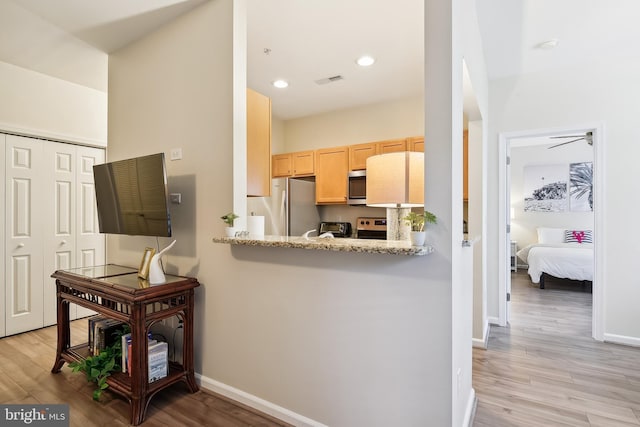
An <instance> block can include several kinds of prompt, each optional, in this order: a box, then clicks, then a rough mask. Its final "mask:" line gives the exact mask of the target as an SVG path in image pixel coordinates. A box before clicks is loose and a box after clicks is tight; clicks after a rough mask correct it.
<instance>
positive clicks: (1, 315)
mask: <svg viewBox="0 0 640 427" xmlns="http://www.w3.org/2000/svg"><path fill="white" fill-rule="evenodd" d="M5 140H6V135H4V134H1V133H0V165H4V164H5V163H4V159H5V151H4V150H5ZM0 177H2V178H4V168H2V167H0ZM4 189H5V186H4V185H0V200H5V197H4ZM0 224H4V209H0ZM4 232H5V230H4V227H0V241H2V242H4ZM4 249H5V245H0V260H2V262H0V277H5V275H4V265H5V263H4ZM1 289H3V290H4V289H6V287H2V288H1ZM0 293H2V294H4V295H5V301H6V292H0ZM5 305H6V304H0V337H4V336H5V335H6V334H7V332H6V329H5V320H4V319H5Z"/></svg>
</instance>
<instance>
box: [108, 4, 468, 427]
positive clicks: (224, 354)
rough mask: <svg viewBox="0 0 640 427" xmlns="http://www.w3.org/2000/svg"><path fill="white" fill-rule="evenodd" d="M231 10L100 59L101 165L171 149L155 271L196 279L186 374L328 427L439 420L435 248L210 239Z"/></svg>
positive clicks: (209, 12)
mask: <svg viewBox="0 0 640 427" xmlns="http://www.w3.org/2000/svg"><path fill="white" fill-rule="evenodd" d="M232 9H233V2H232V1H231V0H220V1H215V2H208V3H206V4H204V5H203V6H201V7H200V8H198V9H195V10H194V11H192V12H191V13H189V14H186V15H184V16H183V17H181V18H179V19H178V20H177V21H175V22H173V23H171V24H169V25H167V26H165V27H164V28H162V29H160V30H159V31H158V32H156V33H154V34H152V35H150V36H149V37H148V38H146V39H144V40H141V41H140V42H138V43H135V44H133V45H131V46H128V47H127V48H125V49H123V50H121V51H119V52H117V53H115V54H114V55H112V57H111V58H110V81H109V88H110V89H109V99H110V104H109V155H110V157H111V158H112V159H117V158H123V157H128V156H135V155H139V154H143V153H149V152H157V151H165V152H167V151H168V150H169V149H170V148H172V147H176V146H180V147H182V148H183V154H184V159H183V160H181V161H177V162H169V164H168V172H169V187H170V191H180V192H182V193H183V200H184V201H183V204H182V205H180V206H177V207H175V206H174V207H172V215H173V219H174V229H175V238H176V239H177V240H178V243H177V244H176V247H174V248H173V249H172V251H171V253H170V254H169V256H168V258H167V263H166V265H167V266H168V270H169V271H171V272H174V273H179V274H185V275H193V276H197V277H198V278H199V280H200V282H201V283H202V286H201V287H200V288H199V289H198V290H197V293H196V301H197V307H196V311H197V313H196V317H197V324H196V339H195V342H196V349H195V354H196V370H197V372H198V373H200V374H202V376H203V381H204V383H205V384H207V385H208V386H212V387H216V388H217V387H221V385H223V386H222V388H223V389H225V390H228V387H232V388H233V389H236V390H241V391H243V392H246V393H249V394H250V395H253V396H257V397H259V398H262V399H265V400H267V401H269V402H271V403H273V404H275V405H279V406H280V407H284V408H287V409H288V410H290V411H293V412H294V413H297V414H300V415H301V416H304V417H308V418H311V419H314V420H317V421H319V422H321V423H325V424H328V425H332V426H352V425H368V426H376V425H426V424H428V423H430V422H434V423H435V424H436V425H447V424H450V421H451V411H452V407H451V393H450V392H443V391H444V390H449V391H451V390H452V381H451V373H450V370H451V368H450V366H451V330H450V328H448V327H447V324H448V323H449V322H450V320H448V319H450V318H451V297H450V295H451V284H450V282H449V281H448V280H446V279H440V278H436V277H438V276H439V275H441V272H442V269H443V268H444V269H446V268H450V267H448V263H447V262H446V261H443V259H442V255H441V254H434V255H430V256H426V257H417V258H413V257H395V256H383V255H366V254H357V253H349V254H337V253H329V252H316V251H304V250H292V249H274V248H236V247H230V246H228V245H224V244H214V243H212V242H211V237H212V236H214V235H222V234H223V228H224V224H223V223H222V221H220V220H219V219H218V218H219V216H220V215H221V214H223V213H226V212H227V211H228V210H229V209H230V207H231V206H232V199H233V194H232V177H233V166H232V151H233V140H232V134H233V118H232V116H231V112H232V105H233V99H232V92H231V87H232V78H233V76H232V72H231V70H232V52H231V46H232V45H231V39H232V36H231V34H232V31H233V30H232V28H231V23H232V21H233V17H232ZM236 164H237V165H242V164H244V162H243V161H239V162H236ZM238 167H240V166H238ZM240 191H242V190H240ZM163 240H164V239H163ZM166 243H167V241H164V242H161V245H164V244H166ZM153 244H154V242H153V240H152V239H144V238H133V237H126V236H123V237H112V238H110V239H109V245H108V250H109V255H108V256H109V260H110V261H112V262H120V263H125V264H129V265H136V264H137V263H138V262H139V258H140V254H141V251H142V249H143V248H144V247H145V246H148V245H153ZM469 313H470V310H469ZM443 319H445V321H444V322H443ZM436 325H437V327H436ZM469 328H470V325H469ZM469 330H470V329H469ZM467 347H469V343H468V342H467ZM469 364H470V358H469ZM443 368H444V369H443ZM465 375H466V376H467V377H469V378H470V372H467V373H466V374H465Z"/></svg>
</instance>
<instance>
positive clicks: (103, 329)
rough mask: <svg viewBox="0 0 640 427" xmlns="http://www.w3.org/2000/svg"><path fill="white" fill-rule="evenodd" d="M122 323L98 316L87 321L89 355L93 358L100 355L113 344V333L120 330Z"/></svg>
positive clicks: (114, 339)
mask: <svg viewBox="0 0 640 427" xmlns="http://www.w3.org/2000/svg"><path fill="white" fill-rule="evenodd" d="M123 326H124V323H122V322H120V321H119V320H114V319H108V318H106V317H105V316H103V315H101V314H98V315H96V316H93V317H91V318H90V319H89V331H88V332H89V340H88V342H89V353H90V354H91V355H93V356H97V355H98V354H100V352H101V351H102V350H104V349H105V348H106V347H108V346H111V345H113V344H114V343H115V341H116V339H117V338H116V337H114V332H116V331H117V330H118V329H122V327H123Z"/></svg>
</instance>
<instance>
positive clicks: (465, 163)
mask: <svg viewBox="0 0 640 427" xmlns="http://www.w3.org/2000/svg"><path fill="white" fill-rule="evenodd" d="M462 199H463V200H465V201H466V200H469V131H467V130H465V131H464V133H463V134H462Z"/></svg>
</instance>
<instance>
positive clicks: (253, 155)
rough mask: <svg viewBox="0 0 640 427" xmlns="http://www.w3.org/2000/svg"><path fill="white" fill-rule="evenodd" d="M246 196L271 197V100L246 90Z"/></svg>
mask: <svg viewBox="0 0 640 427" xmlns="http://www.w3.org/2000/svg"><path fill="white" fill-rule="evenodd" d="M247 195H248V196H270V195H271V99H270V98H268V97H266V96H264V95H262V94H260V93H258V92H256V91H254V90H252V89H247Z"/></svg>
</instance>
